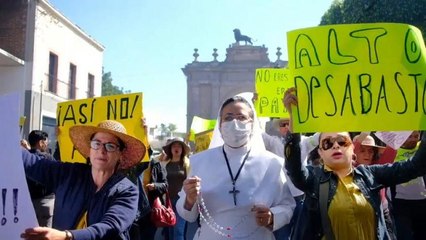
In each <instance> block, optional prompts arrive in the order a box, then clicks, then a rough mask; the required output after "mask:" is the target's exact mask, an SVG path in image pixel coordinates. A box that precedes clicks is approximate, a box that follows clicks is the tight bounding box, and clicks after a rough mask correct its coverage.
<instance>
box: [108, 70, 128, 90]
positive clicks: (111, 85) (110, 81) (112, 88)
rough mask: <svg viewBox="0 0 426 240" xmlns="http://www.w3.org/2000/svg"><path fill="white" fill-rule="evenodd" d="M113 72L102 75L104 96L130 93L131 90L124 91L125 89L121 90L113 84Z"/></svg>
mask: <svg viewBox="0 0 426 240" xmlns="http://www.w3.org/2000/svg"><path fill="white" fill-rule="evenodd" d="M112 81H113V79H112V76H111V72H103V73H102V96H110V95H118V94H123V93H130V91H129V90H127V91H124V90H123V88H119V87H117V86H115V85H113V84H112Z"/></svg>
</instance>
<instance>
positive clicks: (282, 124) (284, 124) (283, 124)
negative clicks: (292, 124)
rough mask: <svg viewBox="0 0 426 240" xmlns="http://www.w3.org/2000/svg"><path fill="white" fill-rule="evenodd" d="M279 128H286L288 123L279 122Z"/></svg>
mask: <svg viewBox="0 0 426 240" xmlns="http://www.w3.org/2000/svg"><path fill="white" fill-rule="evenodd" d="M279 125H280V127H287V126H288V122H280V124H279Z"/></svg>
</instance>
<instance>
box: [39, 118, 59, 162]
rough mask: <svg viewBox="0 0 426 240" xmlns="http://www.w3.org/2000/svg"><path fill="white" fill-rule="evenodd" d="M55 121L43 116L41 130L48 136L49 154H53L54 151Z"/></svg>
mask: <svg viewBox="0 0 426 240" xmlns="http://www.w3.org/2000/svg"><path fill="white" fill-rule="evenodd" d="M56 128H57V126H56V119H54V118H51V117H46V116H43V126H42V129H41V130H43V131H45V132H47V134H48V135H49V143H48V148H49V152H50V153H51V154H53V153H54V151H55V150H56V147H57V146H56V141H57V139H56Z"/></svg>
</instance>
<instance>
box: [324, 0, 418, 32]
mask: <svg viewBox="0 0 426 240" xmlns="http://www.w3.org/2000/svg"><path fill="white" fill-rule="evenodd" d="M375 22H395V23H406V24H410V25H413V26H416V27H418V28H419V29H420V30H421V31H422V33H423V38H424V37H425V30H426V0H404V1H401V0H335V1H334V2H333V3H332V4H331V6H330V8H329V9H328V10H327V12H326V13H325V14H324V15H323V16H322V18H321V23H320V25H328V24H349V23H375Z"/></svg>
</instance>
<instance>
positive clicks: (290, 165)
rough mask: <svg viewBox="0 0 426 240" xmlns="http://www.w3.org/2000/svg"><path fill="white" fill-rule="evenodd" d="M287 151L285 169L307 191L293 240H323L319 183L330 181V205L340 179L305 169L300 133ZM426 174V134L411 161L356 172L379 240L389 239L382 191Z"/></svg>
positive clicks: (292, 137) (317, 169)
mask: <svg viewBox="0 0 426 240" xmlns="http://www.w3.org/2000/svg"><path fill="white" fill-rule="evenodd" d="M287 137H288V139H287V145H286V148H285V156H286V159H287V160H286V162H285V167H286V169H287V171H288V175H289V177H290V179H291V181H292V182H293V183H294V185H295V186H296V187H297V188H299V189H300V190H302V191H304V192H305V201H304V204H303V207H302V211H301V213H300V215H299V219H298V222H297V224H296V227H295V230H294V233H293V236H292V239H297V240H304V239H309V240H314V239H318V240H319V239H321V238H322V236H323V229H322V224H321V216H320V208H319V186H320V183H323V182H325V181H330V184H329V186H330V187H329V196H328V204H327V205H328V206H330V202H331V200H332V199H333V196H334V194H335V193H336V189H337V183H338V177H337V176H336V175H335V174H333V173H332V172H327V171H324V167H313V166H306V167H304V166H302V164H301V163H302V161H301V159H300V146H299V143H300V134H289V135H288V136H287ZM425 174H426V134H423V138H422V143H421V145H420V147H419V150H418V151H417V153H416V154H415V155H414V156H413V158H412V159H410V160H408V161H402V162H396V163H394V164H385V165H370V166H366V165H360V166H358V167H356V168H355V169H354V177H353V181H354V183H355V184H356V185H357V186H358V187H359V189H360V190H361V192H362V194H363V195H364V196H365V198H366V199H367V201H368V202H369V203H370V204H371V206H372V207H373V209H374V211H375V216H376V218H375V221H376V228H377V231H376V233H377V239H380V240H382V239H389V237H388V236H387V233H386V225H385V221H384V216H383V209H382V205H381V200H380V193H379V192H380V189H382V188H384V187H388V186H392V185H396V184H400V183H404V182H407V181H409V180H411V179H413V178H416V177H419V176H422V175H425Z"/></svg>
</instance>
